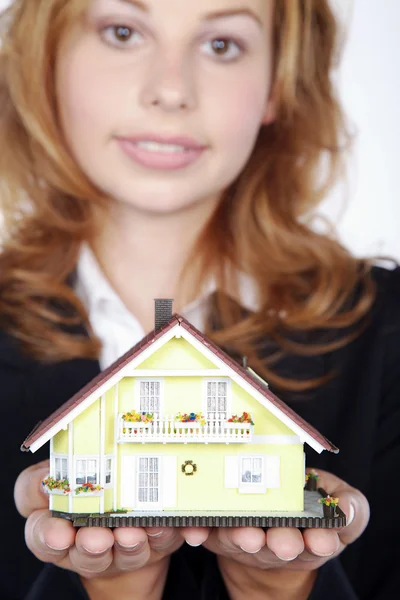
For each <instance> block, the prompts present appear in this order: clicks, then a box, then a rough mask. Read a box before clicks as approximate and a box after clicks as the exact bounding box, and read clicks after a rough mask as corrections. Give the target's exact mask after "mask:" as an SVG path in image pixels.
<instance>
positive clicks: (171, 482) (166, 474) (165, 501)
mask: <svg viewBox="0 0 400 600" xmlns="http://www.w3.org/2000/svg"><path fill="white" fill-rule="evenodd" d="M177 461H178V459H177V457H176V456H164V458H163V460H162V508H176V505H177V501H176V493H177V469H178V466H177Z"/></svg>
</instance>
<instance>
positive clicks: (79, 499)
mask: <svg viewBox="0 0 400 600" xmlns="http://www.w3.org/2000/svg"><path fill="white" fill-rule="evenodd" d="M72 506H73V508H72V512H74V513H98V512H99V510H100V497H99V496H87V497H86V498H85V497H84V496H83V495H82V496H74V497H73V499H72Z"/></svg>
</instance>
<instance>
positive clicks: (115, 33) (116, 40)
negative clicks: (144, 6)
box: [102, 25, 141, 47]
mask: <svg viewBox="0 0 400 600" xmlns="http://www.w3.org/2000/svg"><path fill="white" fill-rule="evenodd" d="M102 35H103V37H104V38H105V39H106V41H107V42H109V43H110V44H112V45H113V46H119V47H122V46H128V45H133V44H137V43H138V40H137V37H138V36H140V37H141V35H140V33H139V32H138V31H137V30H136V29H134V28H133V27H128V26H127V25H109V26H107V27H104V28H103V29H102Z"/></svg>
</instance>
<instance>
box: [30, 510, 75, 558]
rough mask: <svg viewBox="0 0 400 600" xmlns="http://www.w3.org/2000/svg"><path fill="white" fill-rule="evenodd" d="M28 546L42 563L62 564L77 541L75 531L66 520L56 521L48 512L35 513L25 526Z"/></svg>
mask: <svg viewBox="0 0 400 600" xmlns="http://www.w3.org/2000/svg"><path fill="white" fill-rule="evenodd" d="M25 539H26V544H27V546H28V548H29V549H30V551H31V552H33V554H34V555H35V556H36V557H37V558H38V559H39V560H41V561H43V562H48V563H54V564H60V562H61V561H62V560H63V559H65V557H66V556H68V551H69V549H70V547H71V546H73V544H74V541H75V529H74V527H73V526H72V523H71V522H70V521H67V520H66V519H55V518H54V517H52V516H51V513H50V512H49V511H48V510H43V509H42V510H37V511H34V512H33V513H32V514H31V516H30V517H28V519H27V521H26V524H25Z"/></svg>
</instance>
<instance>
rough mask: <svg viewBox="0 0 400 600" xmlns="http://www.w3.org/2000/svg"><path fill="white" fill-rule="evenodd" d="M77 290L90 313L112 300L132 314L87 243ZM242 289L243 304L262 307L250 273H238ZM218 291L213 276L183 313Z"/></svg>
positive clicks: (120, 310) (121, 310) (79, 266)
mask: <svg viewBox="0 0 400 600" xmlns="http://www.w3.org/2000/svg"><path fill="white" fill-rule="evenodd" d="M75 290H76V292H77V294H78V296H79V297H80V298H81V300H82V301H83V303H84V305H85V306H86V308H87V310H88V313H89V316H90V315H92V314H94V313H96V312H97V311H98V310H101V307H102V306H105V305H106V304H108V305H109V304H111V305H112V306H113V309H114V310H116V311H117V312H118V313H121V314H124V313H128V314H129V315H132V313H130V312H129V311H128V309H127V308H126V306H125V304H124V303H123V302H122V300H121V299H120V297H119V296H118V294H117V293H116V292H115V290H114V289H113V288H112V286H111V284H110V283H109V281H108V280H107V278H106V277H105V275H104V273H103V271H102V270H101V267H100V265H99V263H98V262H97V259H96V257H95V255H94V254H93V252H92V250H91V249H90V248H89V246H88V245H87V244H83V245H82V247H81V251H80V255H79V259H78V264H77V270H76V282H75ZM238 290H239V296H240V305H241V306H242V307H243V308H244V309H246V310H248V311H250V312H254V311H257V310H258V308H259V298H258V290H257V286H256V284H255V281H254V280H253V279H252V278H251V277H250V276H249V275H247V274H246V273H243V272H239V273H238ZM215 291H216V281H215V280H214V279H210V280H209V281H208V283H207V285H206V286H205V287H204V291H203V292H202V294H201V295H200V296H199V297H198V298H197V299H196V300H194V301H193V302H190V304H188V305H187V306H185V308H184V309H182V311H180V312H181V313H182V316H186V315H188V316H189V315H190V313H192V312H195V311H196V310H197V309H200V307H201V305H202V304H203V303H204V302H205V301H206V300H207V299H208V298H209V297H210V296H211V294H213V293H214V292H215Z"/></svg>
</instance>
